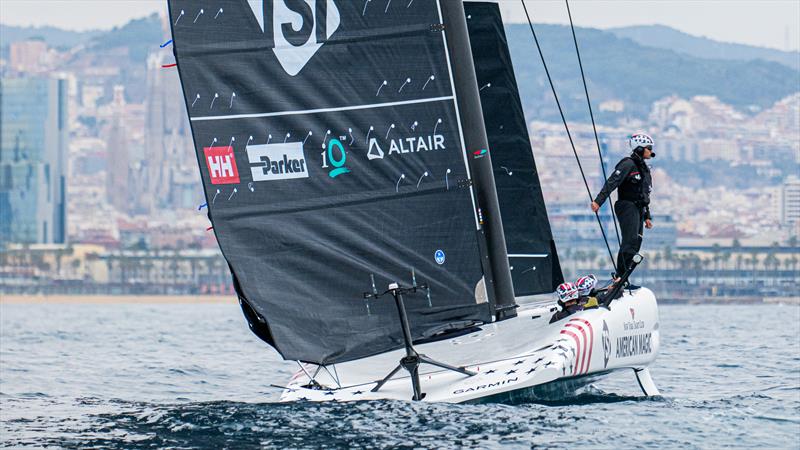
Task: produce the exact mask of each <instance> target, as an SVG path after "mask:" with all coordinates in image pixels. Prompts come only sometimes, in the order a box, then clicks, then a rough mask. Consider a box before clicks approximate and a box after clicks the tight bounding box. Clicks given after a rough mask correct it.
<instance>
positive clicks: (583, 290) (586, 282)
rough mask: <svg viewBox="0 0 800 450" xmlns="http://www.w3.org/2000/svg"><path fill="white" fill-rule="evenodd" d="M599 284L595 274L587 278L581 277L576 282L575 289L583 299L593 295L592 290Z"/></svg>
mask: <svg viewBox="0 0 800 450" xmlns="http://www.w3.org/2000/svg"><path fill="white" fill-rule="evenodd" d="M596 284H597V277H596V276H594V274H589V275H586V276H585V277H580V278H578V280H577V281H576V282H575V287H576V288H577V289H578V294H579V295H580V296H581V297H585V296H587V295H589V294H591V293H592V289H594V286H595V285H596Z"/></svg>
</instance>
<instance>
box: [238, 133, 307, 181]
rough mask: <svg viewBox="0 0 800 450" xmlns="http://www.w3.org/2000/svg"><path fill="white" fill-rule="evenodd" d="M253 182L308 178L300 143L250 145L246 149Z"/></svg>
mask: <svg viewBox="0 0 800 450" xmlns="http://www.w3.org/2000/svg"><path fill="white" fill-rule="evenodd" d="M247 159H248V160H249V161H250V164H251V165H250V173H251V174H252V175H253V181H273V180H290V179H293V178H308V166H306V158H305V156H304V155H303V143H302V142H287V143H285V144H266V145H250V146H248V147H247Z"/></svg>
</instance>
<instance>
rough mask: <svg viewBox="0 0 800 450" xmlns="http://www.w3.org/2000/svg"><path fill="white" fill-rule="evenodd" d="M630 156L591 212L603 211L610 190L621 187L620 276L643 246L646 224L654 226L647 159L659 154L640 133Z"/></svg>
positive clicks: (618, 211)
mask: <svg viewBox="0 0 800 450" xmlns="http://www.w3.org/2000/svg"><path fill="white" fill-rule="evenodd" d="M629 143H630V148H631V151H632V153H631V155H630V156H627V157H625V158H623V159H622V160H621V161H620V162H619V163H618V164H617V166H616V168H615V169H614V172H613V173H612V174H611V176H610V177H608V180H606V183H605V185H604V186H603V189H602V190H600V193H599V194H597V197H595V199H594V201H593V202H592V211H594V212H597V211H599V210H600V205H602V204H603V202H605V201H606V199H607V198H608V197H609V196H610V195H611V193H612V192H613V191H614V190H615V189H618V192H617V202H616V203H615V204H614V212H615V213H616V215H617V219H618V220H619V226H620V230H621V234H622V242H621V245H620V248H619V254H618V255H617V273H616V277H615V278H620V277H621V276H622V274H624V273H625V271H626V270H627V269H628V267H630V264H631V262H632V261H633V257H634V255H636V254H637V253H638V252H639V249H640V248H641V246H642V237H643V235H644V229H643V227H642V226H643V225H644V227H647V228H648V229H650V228H653V222H652V220H651V217H650V191H652V189H653V187H652V186H653V181H652V178H651V176H650V168H649V167H648V166H647V163H645V161H646V160H648V159H650V158H653V157H655V156H656V154H655V152H654V151H653V138H651V137H650V136H648V135H646V134H644V133H638V134H634V135H633V136H631V138H630V140H629Z"/></svg>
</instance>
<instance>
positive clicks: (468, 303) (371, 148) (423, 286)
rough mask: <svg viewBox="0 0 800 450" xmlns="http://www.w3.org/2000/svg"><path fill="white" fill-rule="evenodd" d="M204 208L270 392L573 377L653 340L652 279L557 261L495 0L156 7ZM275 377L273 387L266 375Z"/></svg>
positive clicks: (589, 376)
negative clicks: (578, 285)
mask: <svg viewBox="0 0 800 450" xmlns="http://www.w3.org/2000/svg"><path fill="white" fill-rule="evenodd" d="M168 3H169V18H170V23H171V25H172V38H173V52H174V55H175V58H176V64H177V69H178V71H179V74H180V79H181V84H182V89H183V94H184V98H185V102H186V110H187V112H188V114H189V119H190V123H191V127H192V134H193V138H194V143H195V147H196V155H197V158H198V163H199V168H200V173H201V176H202V181H203V187H204V191H205V195H206V198H207V205H208V217H209V219H210V221H211V224H212V225H213V232H214V234H215V235H216V238H217V240H218V243H219V246H220V249H221V251H222V254H223V255H224V257H225V259H226V260H227V262H228V264H229V266H230V270H231V274H232V278H233V285H234V288H235V290H236V293H237V295H238V298H239V303H240V305H241V308H242V311H243V313H244V316H245V318H246V320H247V323H248V325H249V327H250V329H251V330H252V331H253V333H255V334H256V335H257V336H258V337H259V338H260V339H262V340H263V341H264V342H265V343H267V344H268V345H270V346H272V347H273V348H274V349H275V350H277V351H278V352H279V353H280V355H281V356H282V357H283V358H284V359H286V360H293V361H297V363H298V365H299V368H298V370H297V373H296V374H295V375H294V376H293V377H292V378H291V379H290V380H289V381H288V382H285V383H283V384H278V386H280V387H281V389H282V393H281V397H280V400H281V401H357V400H374V399H398V400H418V401H430V402H453V403H462V402H480V401H506V400H514V399H524V398H527V397H530V396H537V395H544V394H546V393H547V392H552V391H553V390H558V389H565V388H567V389H573V390H574V389H577V388H579V387H580V386H584V385H586V384H588V383H591V382H592V381H594V380H596V379H597V378H598V377H601V376H604V375H607V374H609V373H611V372H614V371H618V370H623V369H624V370H631V369H632V370H633V372H634V373H635V374H636V379H637V380H638V382H639V385H640V387H641V388H642V390H643V392H644V393H645V394H646V395H657V394H658V390H657V388H656V386H655V384H654V383H653V381H652V378H651V377H650V374H649V372H648V369H647V367H648V366H649V365H650V364H651V363H652V362H653V361H654V360H655V357H656V355H657V353H658V349H659V326H658V324H659V318H658V308H657V302H656V298H655V296H654V294H653V293H652V292H651V291H650V290H648V289H647V288H637V289H624V290H622V289H620V287H621V285H619V284H618V285H616V286H617V287H616V288H615V290H614V293H613V294H614V295H612V296H610V297H608V301H607V302H605V303H604V307H600V308H595V309H587V310H584V311H580V312H577V313H575V314H573V315H570V316H568V317H566V318H564V319H562V320H558V321H555V322H553V323H550V320H551V317H552V316H553V314H554V312H556V311H557V309H558V308H557V306H556V302H555V298H554V296H553V292H554V290H555V288H556V286H558V285H559V284H560V283H562V282H563V281H564V280H563V275H562V272H561V268H560V265H559V260H558V254H557V251H556V246H555V243H554V241H553V237H552V233H551V229H550V224H549V222H548V218H547V211H546V208H545V204H544V200H543V196H542V191H541V186H540V183H539V178H538V175H537V170H536V166H535V162H534V156H533V152H532V150H531V144H530V141H529V137H528V132H527V126H526V123H525V118H524V115H523V111H522V106H521V101H520V98H519V91H518V88H517V84H516V80H515V77H514V71H513V67H512V63H511V58H510V54H509V51H508V46H507V42H506V37H505V34H504V30H503V24H502V18H501V16H500V11H499V9H498V6H497V4H495V3H488V2H463V3H462V2H461V1H457V0H402V1H401V0H395V1H392V0H364V1H341V0H298V1H289V0H247V1H245V0H216V1H215V2H203V3H202V4H198V3H197V2H195V1H191V0H169V2H168ZM276 384H277V383H276Z"/></svg>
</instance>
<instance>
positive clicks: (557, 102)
mask: <svg viewBox="0 0 800 450" xmlns="http://www.w3.org/2000/svg"><path fill="white" fill-rule="evenodd" d="M520 3H522V8H523V9H524V10H525V17H526V18H527V19H528V26H529V27H530V29H531V34H533V40H534V42H536V49H537V50H538V51H539V57H540V58H541V60H542V66H544V73H545V74H546V75H547V81H548V82H549V83H550V89H551V90H552V91H553V98H555V100H556V106H558V112H559V114H561V121H562V122H563V123H564V129H565V130H566V131H567V138H569V144H570V145H571V146H572V153H573V154H575V161H576V162H577V163H578V169H579V170H580V172H581V177H582V178H583V185H584V186H586V193H587V194H589V200H592V199H593V197H592V191H591V189H589V182H588V181H586V174H585V173H584V172H583V166H582V165H581V159H580V157H579V156H578V150H577V149H576V148H575V142H574V141H573V140H572V134H571V133H570V131H569V125H567V118H566V117H565V116H564V109H563V108H561V102H560V101H559V100H558V94H556V86H555V84H553V78H552V77H551V76H550V70H549V69H548V68H547V62H545V60H544V53H543V52H542V47H541V46H540V45H539V38H538V37H537V36H536V31H535V30H534V29H533V21H531V16H530V14H528V7H527V6H526V5H525V0H520ZM594 216H595V217H596V218H597V224H598V225H599V226H600V233H602V234H603V241H605V243H606V249H607V250H608V257H609V258H611V265H612V266H613V267H614V272H615V273H616V271H617V264H616V262H615V261H614V255H613V253H612V252H611V245H609V243H608V237H607V236H606V230H605V229H604V228H603V222H602V221H601V220H600V214H598V213H594Z"/></svg>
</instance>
